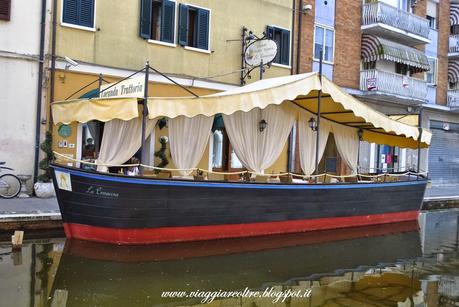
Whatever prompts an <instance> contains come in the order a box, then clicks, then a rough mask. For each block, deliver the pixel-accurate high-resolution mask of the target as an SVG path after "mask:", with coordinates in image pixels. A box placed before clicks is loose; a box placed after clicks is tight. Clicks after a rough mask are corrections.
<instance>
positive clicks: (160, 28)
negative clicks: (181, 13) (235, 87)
mask: <svg viewBox="0 0 459 307" xmlns="http://www.w3.org/2000/svg"><path fill="white" fill-rule="evenodd" d="M140 10H141V12H140V14H141V16H140V20H141V23H140V36H141V37H143V38H145V39H152V40H156V41H161V42H165V43H171V44H173V43H174V42H175V1H170V0H142V3H141V9H140Z"/></svg>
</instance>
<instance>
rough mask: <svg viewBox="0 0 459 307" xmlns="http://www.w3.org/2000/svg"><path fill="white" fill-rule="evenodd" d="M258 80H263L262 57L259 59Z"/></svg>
mask: <svg viewBox="0 0 459 307" xmlns="http://www.w3.org/2000/svg"><path fill="white" fill-rule="evenodd" d="M260 80H263V59H261V61H260Z"/></svg>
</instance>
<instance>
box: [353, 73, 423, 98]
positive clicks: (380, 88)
mask: <svg viewBox="0 0 459 307" xmlns="http://www.w3.org/2000/svg"><path fill="white" fill-rule="evenodd" d="M360 90H361V91H362V92H363V93H364V94H363V95H364V96H365V97H368V98H374V99H384V100H387V101H392V102H396V103H402V104H406V105H415V104H420V103H423V102H425V100H426V96H427V83H426V82H425V81H424V80H419V79H415V78H410V77H407V76H403V75H399V74H396V73H391V72H386V71H381V70H376V69H369V70H363V71H361V72H360Z"/></svg>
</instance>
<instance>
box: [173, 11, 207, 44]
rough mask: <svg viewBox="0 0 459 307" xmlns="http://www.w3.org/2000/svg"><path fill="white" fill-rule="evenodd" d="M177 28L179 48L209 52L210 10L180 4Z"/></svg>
mask: <svg viewBox="0 0 459 307" xmlns="http://www.w3.org/2000/svg"><path fill="white" fill-rule="evenodd" d="M178 27H179V28H178V36H179V38H178V42H179V44H180V45H181V46H188V47H193V48H198V49H203V50H209V36H210V33H209V31H210V10H207V9H203V8H197V7H194V6H190V5H185V4H182V3H180V6H179V23H178Z"/></svg>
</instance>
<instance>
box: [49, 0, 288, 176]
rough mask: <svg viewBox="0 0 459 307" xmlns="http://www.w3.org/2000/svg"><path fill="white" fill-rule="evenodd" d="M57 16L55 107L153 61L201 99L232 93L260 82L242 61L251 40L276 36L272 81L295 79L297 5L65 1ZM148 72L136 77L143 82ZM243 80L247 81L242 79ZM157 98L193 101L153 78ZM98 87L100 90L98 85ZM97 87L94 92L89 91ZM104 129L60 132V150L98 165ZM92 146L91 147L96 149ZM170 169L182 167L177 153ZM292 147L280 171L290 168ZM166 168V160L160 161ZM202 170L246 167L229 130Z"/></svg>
mask: <svg viewBox="0 0 459 307" xmlns="http://www.w3.org/2000/svg"><path fill="white" fill-rule="evenodd" d="M56 3H57V7H56V8H55V10H54V20H55V25H54V28H55V31H54V33H55V38H54V39H53V40H52V41H51V46H55V47H54V48H53V47H51V49H52V50H55V54H54V56H53V58H54V59H55V64H54V65H52V66H54V69H52V70H53V71H54V73H52V76H51V82H52V83H53V84H52V85H51V93H50V96H51V100H52V101H59V100H66V99H74V98H79V97H91V95H97V88H98V82H97V79H98V78H99V74H102V78H103V84H106V83H107V82H108V83H110V82H115V81H117V80H120V79H121V78H124V77H126V76H128V75H131V74H132V73H134V72H135V71H138V70H140V69H142V68H143V67H144V66H145V63H146V61H149V63H150V65H151V66H152V67H153V68H154V69H157V70H158V71H160V72H162V73H165V74H167V75H168V76H170V77H172V78H173V79H174V80H175V81H176V82H177V83H179V84H181V85H182V86H185V87H187V88H188V89H190V90H191V91H193V92H194V93H196V94H197V95H204V94H210V93H215V92H218V91H224V90H228V89H231V88H234V87H236V86H240V85H241V84H242V83H243V82H253V81H255V80H258V78H259V73H258V69H255V70H254V71H253V72H252V74H251V78H250V79H249V78H248V77H246V76H245V74H244V71H243V70H242V69H243V66H242V65H243V62H242V53H243V51H242V49H243V47H242V44H243V42H245V43H248V42H249V41H248V40H242V35H243V29H245V32H244V35H245V36H246V37H249V36H252V35H253V36H254V37H255V36H257V37H262V36H263V35H270V37H271V38H273V39H274V40H275V41H276V42H277V45H278V51H279V52H278V56H277V57H276V59H275V60H274V63H273V64H272V65H271V67H269V68H266V71H265V73H264V74H263V77H264V78H271V77H276V76H283V75H290V74H291V62H292V59H291V52H292V49H291V32H292V26H293V19H292V18H293V12H292V1H291V0H281V1H278V0H250V1H246V0H235V1H211V0H186V1H181V0H180V1H179V0H177V1H175V0H142V1H140V0H139V1H133V2H132V3H130V4H129V5H126V3H125V1H121V0H116V1H108V0H88V1H79V0H57V1H56ZM142 76H143V72H141V73H139V74H137V75H135V76H134V77H140V78H142ZM242 79H243V80H242ZM149 81H150V84H149V93H148V94H149V96H188V95H190V94H189V93H188V92H187V91H185V90H183V89H182V88H180V87H178V86H176V85H173V84H171V82H169V81H168V80H166V79H165V78H164V77H162V76H160V75H159V74H157V73H155V72H152V73H151V75H150V79H149ZM91 82H93V83H92V84H90V83H91ZM87 84H90V86H87V87H85V88H84V89H83V90H80V89H81V88H82V87H84V86H86V85H87ZM101 131H102V130H101V128H100V125H99V126H97V127H95V125H93V124H92V123H88V124H76V123H73V124H70V125H60V124H59V125H55V126H54V127H53V136H54V142H53V144H54V147H53V148H54V150H56V151H57V152H59V153H61V154H65V155H68V156H69V157H70V158H74V159H78V160H79V159H86V158H88V159H90V160H93V159H95V158H97V149H98V147H99V145H100V139H101V134H102V132H101ZM154 135H155V137H154V141H152V140H148V141H147V143H148V144H149V146H150V149H151V150H150V154H149V158H150V160H149V161H146V162H147V163H150V164H153V163H155V161H154V159H153V152H154V151H158V150H159V149H160V143H159V138H160V137H161V136H163V135H167V126H166V127H164V128H163V127H161V128H159V126H158V127H157V128H156V131H155V134H154ZM89 139H90V140H89ZM88 140H89V142H88ZM166 155H167V156H168V157H169V163H168V164H167V167H168V168H174V165H173V163H172V162H171V159H170V155H169V152H168V151H167V152H166ZM286 161H287V146H286V148H285V150H284V153H283V154H282V157H281V158H280V159H279V163H277V164H276V165H274V166H273V169H279V168H282V169H283V168H285V166H284V165H286V164H287V162H286ZM156 164H158V161H156ZM199 167H200V168H204V169H208V168H213V169H219V170H234V169H239V168H241V167H242V165H240V162H239V161H238V159H237V157H236V156H235V154H234V152H233V151H232V149H231V146H230V144H229V142H228V138H227V136H226V134H225V131H224V129H223V128H222V127H216V128H215V129H214V136H213V137H212V138H210V141H209V145H208V149H207V150H206V154H205V155H204V157H203V159H202V161H201V163H200V164H199Z"/></svg>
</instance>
